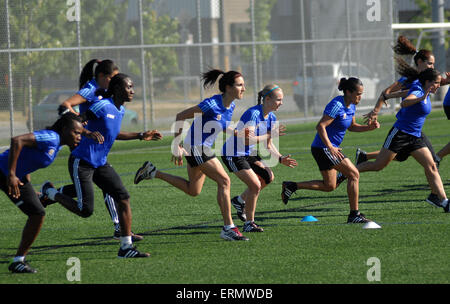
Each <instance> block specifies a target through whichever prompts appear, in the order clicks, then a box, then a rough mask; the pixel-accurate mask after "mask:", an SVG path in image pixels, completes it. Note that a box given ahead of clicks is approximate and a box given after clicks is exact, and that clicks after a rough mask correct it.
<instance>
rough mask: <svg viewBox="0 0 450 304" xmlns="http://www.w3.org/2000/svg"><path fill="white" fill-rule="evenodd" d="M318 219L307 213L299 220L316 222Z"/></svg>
mask: <svg viewBox="0 0 450 304" xmlns="http://www.w3.org/2000/svg"><path fill="white" fill-rule="evenodd" d="M317 221H318V219H316V218H315V217H314V216H312V215H307V216H305V217H304V218H302V220H301V222H317Z"/></svg>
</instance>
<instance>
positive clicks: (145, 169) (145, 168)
mask: <svg viewBox="0 0 450 304" xmlns="http://www.w3.org/2000/svg"><path fill="white" fill-rule="evenodd" d="M155 174H156V167H155V166H154V165H153V164H152V163H151V162H149V161H146V162H145V163H144V164H143V165H142V167H140V168H139V169H138V170H137V171H136V175H135V176H134V183H135V184H136V185H137V184H139V183H140V182H141V181H142V180H144V179H152V178H155Z"/></svg>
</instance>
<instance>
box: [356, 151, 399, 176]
mask: <svg viewBox="0 0 450 304" xmlns="http://www.w3.org/2000/svg"><path fill="white" fill-rule="evenodd" d="M396 155H397V153H394V152H392V151H390V150H388V149H386V148H381V151H380V153H379V154H378V156H377V158H376V160H375V161H372V162H370V161H366V162H363V163H360V164H359V165H358V166H356V168H358V171H359V172H366V171H380V170H382V169H384V168H385V167H386V166H387V165H388V164H389V163H390V162H391V161H392V160H393V159H394V158H395V156H396Z"/></svg>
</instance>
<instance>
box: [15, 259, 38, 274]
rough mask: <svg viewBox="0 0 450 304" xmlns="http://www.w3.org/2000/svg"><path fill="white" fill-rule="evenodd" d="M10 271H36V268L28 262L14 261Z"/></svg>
mask: <svg viewBox="0 0 450 304" xmlns="http://www.w3.org/2000/svg"><path fill="white" fill-rule="evenodd" d="M8 269H9V271H11V272H12V273H36V272H37V271H36V269H34V268H31V266H30V265H29V264H28V263H27V262H26V261H23V262H13V263H11V264H10V265H9V267H8Z"/></svg>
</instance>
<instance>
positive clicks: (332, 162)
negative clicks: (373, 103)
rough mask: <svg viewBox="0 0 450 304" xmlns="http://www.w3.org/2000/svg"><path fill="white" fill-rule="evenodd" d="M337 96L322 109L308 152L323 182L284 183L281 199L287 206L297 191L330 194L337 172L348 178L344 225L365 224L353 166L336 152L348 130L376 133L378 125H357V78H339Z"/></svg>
mask: <svg viewBox="0 0 450 304" xmlns="http://www.w3.org/2000/svg"><path fill="white" fill-rule="evenodd" d="M338 89H339V91H343V92H344V95H340V96H337V97H335V98H334V99H332V100H331V101H330V102H329V103H328V105H327V106H326V107H325V110H324V112H323V116H322V119H321V120H320V121H319V123H318V124H317V127H316V129H317V134H316V137H315V138H314V141H313V142H312V144H311V152H312V155H313V156H314V159H315V160H316V162H317V165H318V166H319V170H320V173H321V174H322V177H323V179H322V180H313V181H306V182H298V183H295V182H288V181H286V182H283V185H282V191H281V199H282V200H283V202H284V203H285V204H287V203H288V200H289V198H290V197H291V195H292V194H293V193H294V192H295V191H296V190H298V189H308V190H317V191H325V192H331V191H333V190H334V189H336V187H337V181H336V171H339V172H341V173H342V174H343V175H344V176H346V177H347V178H348V183H347V194H348V199H349V203H350V214H349V215H348V218H347V223H367V222H369V221H370V220H368V219H367V218H366V217H365V215H364V214H362V213H360V212H359V207H358V201H359V172H358V170H357V169H356V167H355V166H354V165H353V163H352V162H351V161H350V160H349V159H348V158H347V157H346V156H345V155H344V154H343V153H342V152H341V150H342V149H341V148H339V146H340V144H341V143H342V141H343V139H344V135H345V133H346V132H347V130H349V131H352V132H365V131H371V130H374V129H377V128H379V127H380V124H379V123H378V122H377V121H375V120H374V121H372V122H371V123H370V124H368V125H360V124H358V123H356V121H355V109H356V105H358V104H359V103H360V101H361V96H362V94H363V91H364V87H363V84H362V82H361V80H359V79H358V78H354V77H350V78H348V79H346V78H342V79H341V81H340V82H339V86H338Z"/></svg>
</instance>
